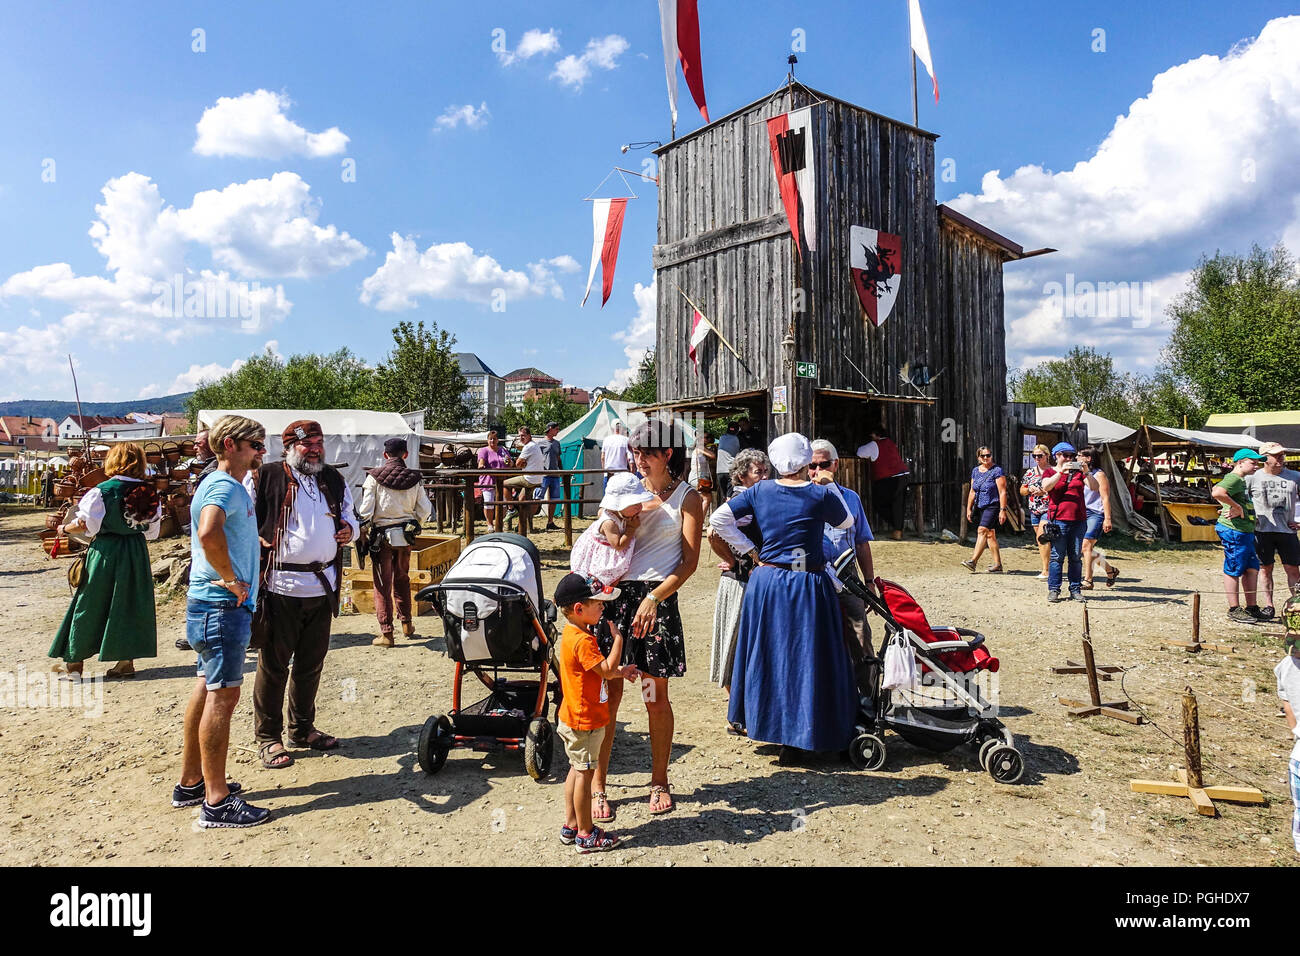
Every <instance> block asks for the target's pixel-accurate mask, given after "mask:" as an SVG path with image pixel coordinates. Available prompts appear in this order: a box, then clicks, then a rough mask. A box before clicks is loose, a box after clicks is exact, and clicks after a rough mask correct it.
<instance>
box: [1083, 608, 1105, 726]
mask: <svg viewBox="0 0 1300 956" xmlns="http://www.w3.org/2000/svg"><path fill="white" fill-rule="evenodd" d="M1083 666H1084V667H1086V668H1087V669H1088V671H1087V673H1088V695H1089V696H1090V697H1091V698H1092V706H1094V707H1100V706H1101V690H1100V688H1098V687H1097V661H1096V659H1095V658H1094V657H1093V656H1092V635H1091V634H1090V633H1089V631H1088V609H1087V608H1086V607H1085V608H1084V609H1083Z"/></svg>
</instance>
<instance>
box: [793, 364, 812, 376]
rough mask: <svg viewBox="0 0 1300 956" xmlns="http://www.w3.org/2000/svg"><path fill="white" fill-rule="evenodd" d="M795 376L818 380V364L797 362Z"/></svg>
mask: <svg viewBox="0 0 1300 956" xmlns="http://www.w3.org/2000/svg"><path fill="white" fill-rule="evenodd" d="M794 374H795V375H796V376H798V377H799V378H816V377H817V363H816V362H796V363H795V365H794Z"/></svg>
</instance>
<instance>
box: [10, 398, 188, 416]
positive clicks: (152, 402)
mask: <svg viewBox="0 0 1300 956" xmlns="http://www.w3.org/2000/svg"><path fill="white" fill-rule="evenodd" d="M193 394H194V393H193V392H178V393H177V394H175V395H163V396H161V397H159V398H142V399H138V400H137V401H134V402H82V403H81V413H82V414H83V415H117V416H124V415H128V414H130V413H131V412H151V413H153V414H162V413H163V412H173V413H176V412H184V411H185V399H187V398H189V397H190V396H191V395H193ZM75 414H77V403H76V402H75V401H74V402H58V401H42V400H41V399H27V398H25V399H22V400H21V401H17V402H0V415H20V416H22V417H24V418H25V417H27V416H29V415H30V416H31V417H32V418H53V419H54V420H55V421H56V422H61V421H63V419H65V418H67V417H68V416H69V415H75Z"/></svg>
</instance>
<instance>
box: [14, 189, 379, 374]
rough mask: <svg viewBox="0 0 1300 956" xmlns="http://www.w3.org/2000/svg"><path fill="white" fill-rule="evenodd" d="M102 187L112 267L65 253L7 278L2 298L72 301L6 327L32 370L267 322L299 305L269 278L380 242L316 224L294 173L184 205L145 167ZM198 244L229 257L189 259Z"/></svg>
mask: <svg viewBox="0 0 1300 956" xmlns="http://www.w3.org/2000/svg"><path fill="white" fill-rule="evenodd" d="M102 192H103V197H104V199H103V202H102V203H99V204H97V205H96V206H95V213H96V219H95V221H94V222H93V223H92V224H91V226H90V229H89V235H90V239H91V242H92V244H93V245H94V246H95V248H96V249H97V250H98V251H99V253H100V254H101V255H102V256H104V259H105V265H106V271H107V272H108V273H109V275H107V276H104V275H78V274H76V273H75V272H74V271H73V269H72V267H71V266H70V265H69V264H68V263H66V262H55V263H49V264H46V265H39V266H35V267H33V268H31V269H28V270H27V271H25V272H18V273H15V274H13V275H11V276H9V277H8V278H7V279H5V280H4V281H3V282H0V303H3V302H4V301H5V300H8V299H11V298H29V299H37V300H41V299H43V300H46V301H48V302H52V303H56V304H57V305H58V306H59V307H61V308H62V309H63V310H66V311H64V312H63V314H62V315H61V316H60V317H59V318H58V319H57V320H55V321H53V322H51V323H49V324H46V325H44V326H43V327H33V326H28V325H23V326H20V327H18V328H15V329H12V330H0V354H5V355H6V356H7V357H8V358H9V359H10V360H11V361H14V362H17V363H19V365H18V366H17V367H21V368H23V369H25V370H26V371H28V372H29V373H30V372H32V371H39V370H42V369H45V368H50V367H52V366H54V365H56V364H57V362H58V360H59V359H60V356H61V355H62V353H64V352H66V351H67V349H68V347H69V345H71V344H72V343H77V344H79V345H80V346H81V347H82V348H88V347H93V348H95V349H102V350H108V351H111V350H113V349H115V348H117V347H118V346H120V345H122V344H125V343H130V342H136V341H151V340H152V341H165V342H170V343H173V344H174V343H177V342H179V341H181V340H182V339H184V338H187V337H189V336H192V335H193V334H194V333H195V332H197V331H201V330H203V329H205V328H206V329H217V328H220V329H222V330H224V331H232V330H236V329H237V330H239V331H242V332H245V333H248V332H257V331H260V330H263V329H266V328H268V327H269V326H270V325H272V324H274V323H275V322H277V321H279V320H281V319H283V318H284V317H285V316H286V315H288V313H289V311H290V309H291V308H292V307H293V305H292V303H291V302H289V301H288V300H287V299H286V298H285V295H284V290H283V288H282V287H281V286H279V285H267V286H263V285H262V284H261V282H260V281H258V280H260V279H261V278H266V277H275V276H296V277H307V276H316V275H321V274H323V273H325V272H329V271H331V270H333V269H337V268H340V267H342V266H345V265H348V264H350V263H352V262H355V261H356V260H357V259H359V258H361V257H362V256H364V255H366V254H367V253H368V251H369V250H367V249H366V248H365V246H363V245H362V244H361V243H359V242H357V241H356V240H355V239H352V238H351V237H350V236H349V235H348V234H347V233H345V232H340V231H339V230H338V229H337V228H336V227H334V226H327V227H321V226H318V225H317V224H316V219H317V216H318V212H319V206H318V203H316V202H315V201H314V200H312V198H311V196H310V187H309V186H308V185H307V184H306V183H305V182H303V181H302V179H300V178H299V177H298V176H297V175H296V174H294V173H277V174H276V175H274V176H272V177H271V178H270V179H255V180H250V181H248V182H246V183H237V184H232V185H230V186H228V187H226V188H225V189H222V190H208V191H206V192H202V193H199V194H198V195H196V196H195V197H194V200H193V202H192V204H191V205H190V206H189V207H188V208H185V209H179V210H178V209H176V208H175V207H172V206H168V205H165V204H164V202H163V200H162V196H161V194H160V192H159V189H158V186H157V185H156V184H155V183H153V182H152V181H151V180H150V179H149V177H147V176H144V175H142V174H140V173H135V172H131V173H127V174H126V175H124V176H121V177H118V178H116V179H111V180H109V181H108V182H107V183H106V184H105V185H104V188H103V191H102ZM195 244H198V245H200V246H201V247H203V248H204V249H205V250H206V251H207V253H208V254H209V255H210V256H211V258H212V260H213V261H214V262H215V263H216V264H217V265H219V266H222V267H224V268H223V269H222V270H221V271H214V270H211V269H206V268H203V267H201V266H195V265H192V264H190V263H189V262H188V261H187V253H188V252H189V251H190V247H191V246H192V245H195ZM226 270H233V271H234V272H235V276H232V275H231V272H230V271H226ZM178 277H179V295H177V280H178ZM247 280H253V281H251V282H250V281H247ZM92 343H93V344H92Z"/></svg>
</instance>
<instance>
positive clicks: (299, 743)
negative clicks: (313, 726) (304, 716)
mask: <svg viewBox="0 0 1300 956" xmlns="http://www.w3.org/2000/svg"><path fill="white" fill-rule="evenodd" d="M291 742H292V743H293V745H294V746H295V747H300V748H302V749H304V750H338V749H339V739H338V738H337V737H331V736H330V735H329V734H327V733H324V732H322V731H319V730H313V731H312V732H311V733H309V734H308V735H307V736H306V737H305V738H303V739H301V740H292V741H291Z"/></svg>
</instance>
